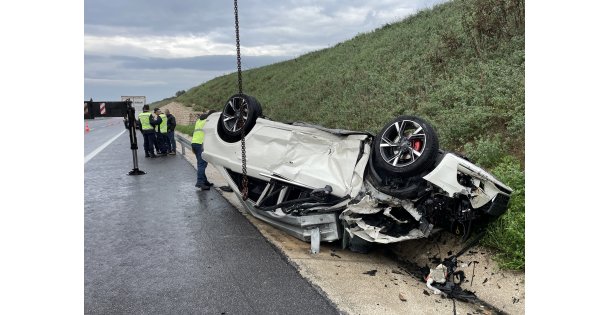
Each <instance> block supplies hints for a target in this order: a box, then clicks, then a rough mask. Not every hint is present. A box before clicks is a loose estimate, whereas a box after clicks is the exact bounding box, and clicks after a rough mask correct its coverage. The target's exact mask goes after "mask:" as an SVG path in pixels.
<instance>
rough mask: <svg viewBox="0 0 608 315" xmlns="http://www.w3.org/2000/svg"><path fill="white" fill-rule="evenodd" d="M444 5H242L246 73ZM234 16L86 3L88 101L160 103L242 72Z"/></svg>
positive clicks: (357, 1)
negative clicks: (145, 96) (138, 94)
mask: <svg viewBox="0 0 608 315" xmlns="http://www.w3.org/2000/svg"><path fill="white" fill-rule="evenodd" d="M440 2H445V0H376V1H367V0H351V1H347V0H265V1H263V0H247V1H241V2H239V21H240V26H241V29H240V34H241V51H242V53H243V54H244V57H243V65H244V67H245V68H246V69H247V68H254V67H259V66H263V65H267V64H271V63H274V62H277V61H281V60H285V59H289V58H292V57H295V56H297V55H301V54H304V53H306V52H309V51H311V50H316V49H319V48H326V47H329V46H332V45H335V44H337V43H338V42H341V41H344V40H347V39H349V38H352V37H353V36H355V35H357V34H358V33H363V32H369V31H371V30H373V29H375V28H377V27H380V26H382V25H384V24H386V23H390V22H395V21H398V20H400V19H402V18H403V17H405V16H407V15H409V14H412V13H415V12H416V11H417V10H420V9H422V8H427V7H430V6H432V5H434V4H437V3H440ZM233 10H234V8H233V6H232V1H226V0H206V1H201V0H180V1H166V0H129V1H122V0H87V1H85V3H84V21H85V23H84V31H85V38H84V39H85V69H84V70H85V73H84V75H85V97H87V98H88V97H94V98H95V97H96V98H99V97H103V98H108V97H111V96H113V95H117V93H116V92H117V91H118V90H121V89H136V88H137V87H141V89H142V90H145V91H146V93H152V94H150V95H151V97H150V98H149V100H160V99H162V98H165V97H168V96H171V95H173V94H174V93H175V91H177V90H181V89H188V88H190V87H193V86H196V85H198V84H201V83H203V82H205V81H207V80H209V79H212V78H213V77H215V76H218V75H222V74H226V73H230V72H234V71H235V69H236V66H235V63H236V61H235V57H234V52H235V49H234V45H235V43H234V41H235V39H234V11H233ZM151 87H154V88H151ZM112 88H114V90H113V89H112ZM110 92H112V94H108V93H110ZM118 94H120V93H118ZM131 94H133V93H131Z"/></svg>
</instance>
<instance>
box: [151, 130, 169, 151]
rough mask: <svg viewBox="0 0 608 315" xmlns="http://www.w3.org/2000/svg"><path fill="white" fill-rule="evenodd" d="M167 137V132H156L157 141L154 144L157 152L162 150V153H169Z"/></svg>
mask: <svg viewBox="0 0 608 315" xmlns="http://www.w3.org/2000/svg"><path fill="white" fill-rule="evenodd" d="M165 138H166V136H165V134H163V133H160V132H157V133H156V142H155V144H154V146H155V147H156V152H160V153H161V154H165V153H167V145H166V143H167V140H166V139H165Z"/></svg>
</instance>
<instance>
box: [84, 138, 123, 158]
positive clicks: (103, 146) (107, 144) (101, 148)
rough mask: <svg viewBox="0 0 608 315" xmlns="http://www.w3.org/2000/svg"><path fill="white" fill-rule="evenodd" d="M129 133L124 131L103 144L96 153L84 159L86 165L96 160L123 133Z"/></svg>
mask: <svg viewBox="0 0 608 315" xmlns="http://www.w3.org/2000/svg"><path fill="white" fill-rule="evenodd" d="M125 132H127V131H126V130H123V131H122V132H121V133H119V134H117V135H116V136H114V138H112V139H110V140H108V141H107V142H106V143H104V144H102V145H101V146H100V147H99V148H97V149H95V151H93V152H91V153H89V155H87V156H85V157H84V164H87V162H88V161H89V160H91V159H92V158H94V157H95V156H96V155H97V154H99V152H101V151H102V150H103V149H105V148H106V147H107V146H109V145H110V143H112V142H114V140H116V139H118V137H120V136H121V135H122V134H123V133H125Z"/></svg>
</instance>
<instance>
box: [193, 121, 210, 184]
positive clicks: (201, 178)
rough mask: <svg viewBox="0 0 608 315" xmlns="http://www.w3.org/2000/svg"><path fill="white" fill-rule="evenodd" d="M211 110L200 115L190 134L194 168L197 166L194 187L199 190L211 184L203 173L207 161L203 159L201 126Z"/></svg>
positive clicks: (203, 138)
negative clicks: (194, 161) (194, 159)
mask: <svg viewBox="0 0 608 315" xmlns="http://www.w3.org/2000/svg"><path fill="white" fill-rule="evenodd" d="M211 113H212V112H211V111H207V112H205V113H203V114H202V115H200V117H199V118H198V120H196V123H195V124H194V133H193V134H192V144H191V145H192V152H193V153H194V155H196V166H197V167H196V168H197V176H196V184H195V185H194V187H197V188H200V189H201V190H209V188H210V186H213V184H212V183H210V182H209V181H208V180H207V176H206V175H205V169H206V168H207V161H205V160H203V157H202V154H203V150H204V149H203V141H204V140H205V132H204V131H203V127H204V126H205V123H207V117H209V115H210V114H211Z"/></svg>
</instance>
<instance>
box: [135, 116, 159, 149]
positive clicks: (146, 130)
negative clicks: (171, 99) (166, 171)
mask: <svg viewBox="0 0 608 315" xmlns="http://www.w3.org/2000/svg"><path fill="white" fill-rule="evenodd" d="M142 110H143V112H141V113H139V115H138V116H137V126H138V128H139V130H141V134H142V135H143V136H144V152H145V153H146V157H149V158H155V157H156V154H154V141H155V135H154V126H152V119H153V117H152V114H151V113H150V106H149V105H147V104H146V105H144V107H143V108H142Z"/></svg>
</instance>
